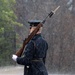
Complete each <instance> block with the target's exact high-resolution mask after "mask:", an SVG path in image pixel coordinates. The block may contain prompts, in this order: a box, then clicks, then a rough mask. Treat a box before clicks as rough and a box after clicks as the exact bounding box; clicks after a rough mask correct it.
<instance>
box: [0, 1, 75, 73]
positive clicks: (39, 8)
mask: <svg viewBox="0 0 75 75" xmlns="http://www.w3.org/2000/svg"><path fill="white" fill-rule="evenodd" d="M59 5H60V8H59V10H58V11H57V12H56V14H54V15H53V16H52V17H51V18H48V19H47V21H46V22H45V24H44V27H43V31H42V35H43V36H44V38H45V39H46V40H47V42H48V45H49V49H48V53H47V57H46V67H47V70H48V71H49V72H50V73H75V0H0V67H4V66H13V65H16V63H15V62H14V61H13V60H12V59H11V57H12V54H14V53H15V52H16V51H17V50H19V49H20V47H21V46H22V43H23V40H24V39H25V38H26V37H27V36H28V33H29V24H28V21H29V20H34V19H37V20H42V21H43V20H44V19H45V17H46V16H47V15H48V14H49V13H50V12H51V11H52V10H54V9H55V8H56V7H57V6H59Z"/></svg>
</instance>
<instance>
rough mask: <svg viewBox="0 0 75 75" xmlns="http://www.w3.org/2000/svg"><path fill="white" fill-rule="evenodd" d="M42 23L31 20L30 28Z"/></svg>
mask: <svg viewBox="0 0 75 75" xmlns="http://www.w3.org/2000/svg"><path fill="white" fill-rule="evenodd" d="M41 22H42V21H41V20H30V21H28V23H29V24H30V26H37V25H38V24H39V23H41Z"/></svg>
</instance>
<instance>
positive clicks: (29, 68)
mask: <svg viewBox="0 0 75 75" xmlns="http://www.w3.org/2000/svg"><path fill="white" fill-rule="evenodd" d="M47 49H48V44H47V42H46V41H45V40H44V39H43V38H42V36H41V34H36V35H35V36H34V37H33V38H32V39H31V41H30V42H29V43H28V44H27V46H26V48H25V52H24V56H23V57H18V58H17V63H18V64H21V65H25V66H24V75H48V73H47V70H46V67H45V58H46V53H47Z"/></svg>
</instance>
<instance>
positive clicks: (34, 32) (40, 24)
mask: <svg viewBox="0 0 75 75" xmlns="http://www.w3.org/2000/svg"><path fill="white" fill-rule="evenodd" d="M59 7H60V6H58V7H57V8H56V9H55V10H54V11H51V12H50V13H49V14H48V16H49V17H52V15H53V14H55V12H56V11H57V10H58V9H59ZM48 16H47V17H46V18H45V19H44V20H43V21H42V23H39V24H38V25H37V26H36V28H35V30H34V31H33V32H32V33H31V34H30V35H29V36H28V38H26V39H25V40H24V42H23V45H22V47H21V49H20V50H18V51H17V52H16V53H15V54H16V55H17V56H18V57H21V55H22V53H23V51H24V48H25V46H26V44H27V43H28V42H29V41H30V40H31V39H32V38H33V36H34V35H35V34H36V33H37V32H38V30H39V28H40V27H41V26H43V24H44V23H45V21H46V19H47V18H48Z"/></svg>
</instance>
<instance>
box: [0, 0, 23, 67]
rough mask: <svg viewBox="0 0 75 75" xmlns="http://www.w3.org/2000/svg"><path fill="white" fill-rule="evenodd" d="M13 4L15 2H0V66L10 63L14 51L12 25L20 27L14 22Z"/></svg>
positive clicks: (9, 0)
mask: <svg viewBox="0 0 75 75" xmlns="http://www.w3.org/2000/svg"><path fill="white" fill-rule="evenodd" d="M15 3H16V1H15V0H0V66H1V65H8V64H11V63H12V59H11V55H12V53H14V51H15V50H16V47H15V45H16V44H15V43H16V42H15V40H16V33H15V32H14V25H19V26H21V25H22V24H20V23H18V22H17V21H16V20H17V17H16V15H15V14H14V10H15V9H14V4H15Z"/></svg>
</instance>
